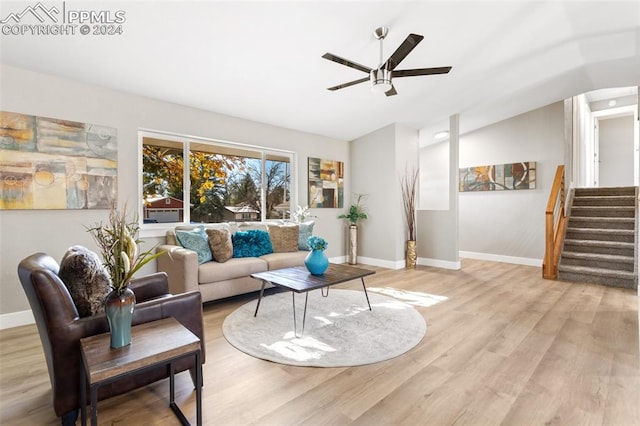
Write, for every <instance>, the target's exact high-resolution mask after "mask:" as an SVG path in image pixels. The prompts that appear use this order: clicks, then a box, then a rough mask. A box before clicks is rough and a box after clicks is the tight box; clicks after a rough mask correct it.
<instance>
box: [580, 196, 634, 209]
mask: <svg viewBox="0 0 640 426" xmlns="http://www.w3.org/2000/svg"><path fill="white" fill-rule="evenodd" d="M635 201H636V200H635V197H634V196H633V195H611V196H584V197H580V196H579V197H576V196H574V198H573V205H574V206H613V207H625V206H626V207H629V206H630V207H633V206H634V203H635Z"/></svg>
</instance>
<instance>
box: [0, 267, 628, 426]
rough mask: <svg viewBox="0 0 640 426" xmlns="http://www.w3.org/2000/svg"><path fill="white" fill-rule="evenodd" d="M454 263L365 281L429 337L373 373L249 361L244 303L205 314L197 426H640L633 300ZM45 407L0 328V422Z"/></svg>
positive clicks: (152, 411) (22, 357)
mask: <svg viewBox="0 0 640 426" xmlns="http://www.w3.org/2000/svg"><path fill="white" fill-rule="evenodd" d="M462 265H463V268H462V270H461V271H448V270H443V269H436V268H428V267H420V266H419V267H418V268H417V269H415V270H398V271H391V270H384V269H376V270H377V273H376V275H373V276H371V277H368V278H367V279H366V282H367V287H369V288H374V287H377V288H382V287H390V288H394V289H397V290H401V291H404V292H407V294H409V292H412V293H411V294H412V295H413V296H414V298H415V300H416V303H418V304H417V305H416V306H415V307H416V309H417V310H418V311H419V312H420V313H421V314H422V315H423V316H424V318H425V320H426V322H427V326H428V329H427V334H426V336H425V338H424V339H423V341H422V342H421V343H420V344H419V345H418V346H417V347H415V348H414V349H413V350H411V351H409V352H408V353H406V354H404V355H402V356H400V357H397V358H395V359H393V360H389V361H386V362H382V363H378V364H373V365H368V366H361V367H353V368H301V367H292V366H286V365H280V364H274V363H270V362H267V361H262V360H259V359H255V358H252V357H250V356H248V355H245V354H243V353H241V352H239V351H237V350H236V349H234V348H233V347H231V346H230V345H229V344H228V343H227V342H226V340H225V339H224V336H223V335H222V331H221V325H222V322H223V320H224V318H225V316H226V315H227V314H229V313H230V312H232V311H233V310H234V309H235V308H237V307H238V306H240V305H241V304H243V303H246V302H247V301H248V300H250V299H249V298H247V297H243V298H238V299H235V300H230V301H224V302H221V303H211V304H207V305H205V307H204V321H205V329H206V332H205V339H206V350H207V362H206V364H205V366H204V383H205V386H204V389H203V413H204V423H205V424H208V425H246V424H256V425H320V424H322V425H346V424H353V425H399V424H403V425H449V424H456V425H462V424H468V425H483V424H487V425H497V424H505V425H529V424H531V425H543V424H544V425H549V424H564V425H601V424H603V425H616V426H618V425H640V396H639V393H640V359H639V357H640V356H639V353H640V349H639V343H638V340H639V335H638V320H639V317H638V296H637V293H636V292H635V291H631V290H624V289H617V288H607V287H602V286H596V285H588V284H570V283H564V282H557V281H547V280H543V279H542V278H541V270H540V268H533V267H526V266H517V265H511V264H504V263H495V262H483V261H476V260H466V259H465V260H463V262H462ZM359 285H360V283H359V281H357V282H352V283H349V284H346V285H345V287H347V288H349V287H352V288H354V289H356V288H358V287H359ZM252 298H254V296H252ZM436 302H437V303H436ZM167 397H168V383H167V381H166V380H165V381H162V382H159V383H156V384H153V385H151V386H148V387H146V388H143V389H140V390H137V391H135V392H131V393H129V394H126V395H122V396H118V397H115V398H111V399H109V400H105V401H102V402H100V403H99V405H98V416H99V421H100V424H106V425H109V424H112V425H138V424H157V425H175V424H178V422H177V420H176V419H175V417H174V416H173V414H172V412H171V410H170V409H169V408H168V406H167V403H166V401H167ZM50 400H51V394H50V387H49V378H48V375H47V370H46V365H45V362H44V358H43V355H42V349H41V346H40V341H39V338H38V335H37V332H36V330H35V326H24V327H19V328H14V329H9V330H3V331H1V332H0V423H2V424H3V425H4V424H6V425H19V424H25V425H54V424H57V423H58V420H57V419H56V418H55V417H54V414H53V410H52V408H51V402H50ZM176 400H177V402H178V404H180V405H181V407H182V408H183V411H184V412H185V414H186V415H187V417H189V419H190V421H192V422H193V421H195V395H194V393H193V386H192V384H191V382H190V377H189V375H188V374H187V373H181V374H179V375H178V376H177V378H176ZM78 423H79V422H78Z"/></svg>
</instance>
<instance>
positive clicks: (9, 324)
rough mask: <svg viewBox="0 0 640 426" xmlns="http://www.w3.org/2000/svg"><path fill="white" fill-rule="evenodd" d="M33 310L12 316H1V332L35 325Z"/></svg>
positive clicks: (14, 313) (13, 313)
mask: <svg viewBox="0 0 640 426" xmlns="http://www.w3.org/2000/svg"><path fill="white" fill-rule="evenodd" d="M35 322H36V320H35V318H34V317H33V313H32V312H31V310H27V311H20V312H11V313H10V314H2V315H0V330H5V329H7V328H13V327H20V326H21V325H28V324H35Z"/></svg>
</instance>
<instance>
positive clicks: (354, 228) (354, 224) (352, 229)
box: [338, 194, 367, 265]
mask: <svg viewBox="0 0 640 426" xmlns="http://www.w3.org/2000/svg"><path fill="white" fill-rule="evenodd" d="M354 195H355V198H356V202H355V204H351V206H349V213H346V214H341V215H340V216H338V219H346V220H348V221H349V264H350V265H355V264H356V263H358V220H364V219H366V218H367V214H366V213H365V212H364V206H363V204H364V198H365V197H366V195H365V194H354Z"/></svg>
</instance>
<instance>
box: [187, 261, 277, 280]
mask: <svg viewBox="0 0 640 426" xmlns="http://www.w3.org/2000/svg"><path fill="white" fill-rule="evenodd" d="M266 270H267V262H266V261H264V260H262V259H261V258H259V257H242V258H233V259H229V261H228V262H225V263H218V262H207V263H204V264H202V265H200V266H198V282H199V283H200V284H208V283H217V282H220V281H227V280H233V279H236V278H240V277H248V276H249V275H251V274H254V273H256V272H265V271H266Z"/></svg>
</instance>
